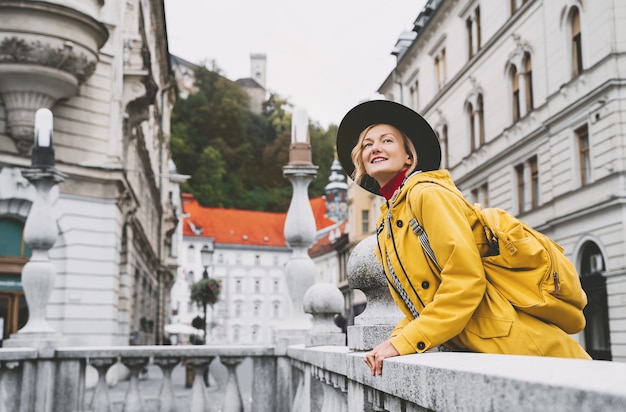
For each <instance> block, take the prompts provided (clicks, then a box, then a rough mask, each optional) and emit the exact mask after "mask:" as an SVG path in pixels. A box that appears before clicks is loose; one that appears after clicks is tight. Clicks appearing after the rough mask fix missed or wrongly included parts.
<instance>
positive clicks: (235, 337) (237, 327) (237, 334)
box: [233, 326, 241, 342]
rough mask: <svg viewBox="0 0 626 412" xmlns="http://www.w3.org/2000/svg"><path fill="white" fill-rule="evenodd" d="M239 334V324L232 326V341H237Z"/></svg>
mask: <svg viewBox="0 0 626 412" xmlns="http://www.w3.org/2000/svg"><path fill="white" fill-rule="evenodd" d="M240 334H241V326H234V327H233V341H234V342H239V335H240Z"/></svg>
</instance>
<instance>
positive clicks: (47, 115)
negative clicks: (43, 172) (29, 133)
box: [32, 108, 55, 169]
mask: <svg viewBox="0 0 626 412" xmlns="http://www.w3.org/2000/svg"><path fill="white" fill-rule="evenodd" d="M52 130H53V122H52V112H51V111H50V109H46V108H41V109H38V110H37V112H35V144H34V146H33V149H32V168H33V169H51V168H54V166H55V160H54V149H53V148H52Z"/></svg>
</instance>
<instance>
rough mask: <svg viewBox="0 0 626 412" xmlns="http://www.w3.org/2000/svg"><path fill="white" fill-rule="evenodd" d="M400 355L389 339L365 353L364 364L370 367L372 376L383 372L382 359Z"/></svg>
mask: <svg viewBox="0 0 626 412" xmlns="http://www.w3.org/2000/svg"><path fill="white" fill-rule="evenodd" d="M398 355H400V354H399V353H398V351H397V350H396V348H394V347H393V345H392V344H391V341H389V340H386V341H384V342H383V343H381V344H380V345H378V346H376V347H375V348H374V349H372V351H371V352H370V353H368V354H367V355H365V364H366V365H367V366H369V367H370V370H371V371H372V376H376V375H382V374H383V359H386V358H391V357H392V356H398Z"/></svg>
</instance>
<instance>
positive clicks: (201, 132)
mask: <svg viewBox="0 0 626 412" xmlns="http://www.w3.org/2000/svg"><path fill="white" fill-rule="evenodd" d="M195 77H196V83H195V84H196V87H197V88H198V91H197V92H196V93H193V94H191V95H190V96H188V97H187V98H186V99H179V100H178V101H177V103H176V105H175V106H174V111H173V113H172V128H171V131H172V136H171V149H172V157H173V159H174V162H175V163H176V166H177V168H178V171H179V172H180V173H183V174H188V175H191V178H190V179H189V180H188V181H187V182H186V183H184V184H183V190H185V191H187V192H189V193H191V194H193V195H194V197H195V198H196V199H198V201H199V202H200V203H201V204H202V205H205V206H213V207H226V208H238V209H250V210H265V211H286V210H287V208H288V207H289V202H290V201H291V184H290V183H289V181H288V180H287V179H285V178H284V177H283V174H282V168H283V166H284V165H286V164H287V163H288V162H289V144H290V140H291V109H292V108H293V107H292V105H291V104H290V103H289V102H288V101H287V100H286V99H284V98H282V97H281V96H280V95H278V94H275V93H272V94H270V96H269V97H268V99H267V100H266V101H265V102H264V104H263V111H262V113H261V114H260V115H259V114H255V113H253V112H252V111H250V110H249V103H250V102H249V97H248V95H247V93H246V92H245V91H244V90H243V89H242V88H241V87H239V85H238V84H237V83H235V82H232V81H230V80H228V79H227V78H225V77H223V76H222V75H221V73H220V69H219V68H218V67H217V65H216V64H215V63H214V62H212V64H211V69H208V68H207V67H206V66H204V65H203V66H201V67H199V68H198V70H196V73H195ZM335 132H336V128H332V127H331V128H329V130H324V129H323V128H321V127H320V126H319V125H318V124H312V125H311V126H310V136H311V145H312V157H313V162H314V163H315V164H316V165H318V166H319V167H320V168H319V171H318V177H317V178H316V179H315V180H314V183H313V184H312V185H311V186H310V190H309V193H310V196H312V197H314V196H320V195H322V194H323V193H324V187H325V186H326V184H327V183H328V175H329V168H330V164H331V163H332V161H333V157H334V145H335V143H334V136H335Z"/></svg>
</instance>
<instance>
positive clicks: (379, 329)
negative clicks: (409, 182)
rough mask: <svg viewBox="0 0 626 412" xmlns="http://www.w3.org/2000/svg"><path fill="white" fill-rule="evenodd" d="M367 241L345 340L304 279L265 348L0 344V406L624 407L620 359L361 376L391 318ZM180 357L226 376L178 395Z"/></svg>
mask: <svg viewBox="0 0 626 412" xmlns="http://www.w3.org/2000/svg"><path fill="white" fill-rule="evenodd" d="M372 242H373V240H372V239H371V238H368V239H366V240H365V241H363V242H362V243H361V244H360V245H359V246H357V248H355V250H354V252H353V253H352V255H351V258H350V261H349V262H348V267H349V272H350V275H349V282H350V285H351V287H358V288H359V289H361V290H362V291H363V292H364V293H365V295H366V297H367V299H368V302H369V303H368V306H367V308H366V310H365V311H364V312H363V313H362V314H361V315H359V316H358V317H357V319H355V325H354V326H350V327H349V328H348V339H347V345H345V336H343V334H341V333H340V331H339V330H338V329H337V330H333V327H332V326H331V321H330V319H331V318H332V317H331V314H332V313H337V312H339V311H341V309H342V306H341V302H339V301H337V299H336V297H335V296H336V293H334V292H335V291H334V290H333V289H332V285H328V284H322V285H316V286H314V287H311V289H310V290H309V291H307V293H306V294H305V296H304V298H303V305H304V307H305V310H306V312H308V313H309V314H310V315H312V327H311V328H310V330H309V332H307V333H306V334H305V335H304V336H300V337H297V336H290V335H289V334H288V333H286V334H280V333H278V334H277V336H279V337H278V339H277V341H276V344H275V345H273V346H252V345H229V346H215V345H207V346H125V347H57V348H49V347H43V348H42V347H38V348H29V347H19V348H17V347H16V348H13V347H11V348H3V349H0V412H5V411H11V412H14V411H18V412H26V411H69V412H74V411H91V412H100V411H116V410H123V411H125V412H135V411H168V412H174V411H181V412H182V411H193V412H196V411H198V412H200V411H203V412H204V411H218V410H219V411H223V412H234V411H237V412H241V411H245V412H266V411H267V412H270V411H271V412H275V411H281V412H282V411H285V412H311V411H315V412H318V411H319V412H363V411H389V412H400V411H413V412H415V411H420V412H423V411H463V412H467V411H469V412H471V411H481V412H482V411H507V412H512V411H557V412H558V411H589V412H592V411H593V412H595V411H603V412H611V411H620V412H621V411H625V410H626V363H620V362H607V361H585V360H576V359H560V358H541V357H531V356H512V355H491V354H478V353H460V352H456V353H455V352H428V353H423V354H415V355H407V356H400V357H395V358H389V359H386V360H385V361H384V368H383V375H382V376H371V373H370V371H369V368H368V367H367V366H366V365H365V363H364V357H365V353H366V351H367V350H369V349H371V348H372V347H373V346H374V345H376V344H377V343H378V342H380V341H381V340H382V339H385V338H386V334H388V333H389V331H390V329H391V328H392V325H393V324H394V323H395V322H396V321H397V318H398V313H397V308H395V305H394V304H393V302H392V301H391V299H390V297H389V296H388V291H387V286H386V285H385V283H384V279H383V281H381V279H380V276H381V273H382V272H381V270H382V268H380V266H379V265H378V264H377V262H376V260H375V259H374V258H373V255H372V253H371V250H372V249H371V246H372ZM246 359H250V360H251V361H252V364H253V367H252V372H251V373H252V375H253V376H252V377H251V379H252V383H251V385H250V390H249V397H248V396H246V398H245V399H243V398H242V386H243V385H242V382H240V381H239V379H238V370H237V368H238V367H239V366H240V365H241V364H242V362H243V361H244V360H246ZM183 362H184V364H185V365H190V366H191V367H192V368H193V370H194V372H195V376H196V377H199V376H201V375H202V372H203V370H204V369H205V367H206V366H207V365H213V366H215V365H216V364H217V362H219V363H220V364H221V365H222V366H223V367H224V368H225V369H226V370H227V375H228V376H227V379H225V381H224V382H223V383H222V384H221V385H220V386H219V387H217V388H212V390H207V388H206V386H205V384H204V381H203V379H199V378H196V379H194V381H193V385H192V387H191V390H190V391H188V398H187V399H186V401H185V402H180V397H177V396H176V394H175V391H174V386H173V384H172V378H171V376H172V370H173V369H174V368H175V367H177V366H178V365H181V364H182V363H183ZM88 365H90V366H91V367H93V368H94V369H95V370H96V371H97V374H98V381H97V384H96V385H95V387H94V388H86V375H87V369H88ZM114 365H124V366H125V367H126V368H127V370H128V374H129V379H128V382H124V384H126V385H127V387H128V389H127V390H126V392H125V397H124V400H123V402H122V405H113V404H112V402H111V397H110V396H109V392H110V390H111V385H112V384H113V383H112V382H108V381H107V379H106V373H107V371H108V370H109V369H110V368H112V367H113V366H114ZM147 365H156V366H158V367H159V368H160V369H161V371H162V377H161V378H160V379H161V382H160V385H159V387H160V389H159V391H158V393H145V391H144V389H143V388H142V386H141V385H140V384H139V382H140V376H141V373H142V371H143V370H144V369H145V367H146V366H147ZM213 366H211V367H213ZM118 384H120V383H118ZM246 393H247V392H246ZM87 394H89V396H87ZM248 398H249V399H248ZM147 399H149V400H150V403H149V404H148V403H147V402H146V400H147ZM120 408H121V409H120Z"/></svg>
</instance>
